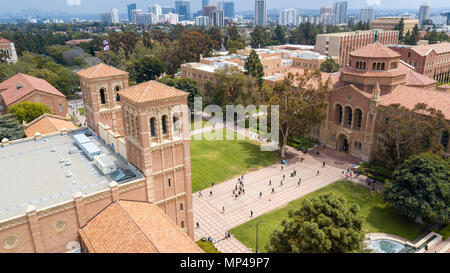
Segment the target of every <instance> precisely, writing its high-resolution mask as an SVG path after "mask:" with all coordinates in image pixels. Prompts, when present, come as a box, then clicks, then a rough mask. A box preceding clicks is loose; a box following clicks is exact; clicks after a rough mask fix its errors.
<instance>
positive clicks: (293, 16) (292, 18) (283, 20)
mask: <svg viewBox="0 0 450 273" xmlns="http://www.w3.org/2000/svg"><path fill="white" fill-rule="evenodd" d="M297 19H298V15H297V10H295V9H283V10H280V19H279V24H280V25H282V26H296V25H297Z"/></svg>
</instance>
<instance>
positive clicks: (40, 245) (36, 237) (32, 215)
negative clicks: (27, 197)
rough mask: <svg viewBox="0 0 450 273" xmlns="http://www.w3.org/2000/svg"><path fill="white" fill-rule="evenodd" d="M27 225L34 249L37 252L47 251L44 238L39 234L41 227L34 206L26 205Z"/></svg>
mask: <svg viewBox="0 0 450 273" xmlns="http://www.w3.org/2000/svg"><path fill="white" fill-rule="evenodd" d="M26 213H27V217H28V225H29V226H30V230H31V236H32V238H33V243H34V250H35V251H36V252H37V253H45V252H47V251H46V249H45V244H44V239H43V238H42V234H41V227H40V226H39V218H38V216H37V213H36V207H35V206H31V205H30V206H28V207H27V210H26Z"/></svg>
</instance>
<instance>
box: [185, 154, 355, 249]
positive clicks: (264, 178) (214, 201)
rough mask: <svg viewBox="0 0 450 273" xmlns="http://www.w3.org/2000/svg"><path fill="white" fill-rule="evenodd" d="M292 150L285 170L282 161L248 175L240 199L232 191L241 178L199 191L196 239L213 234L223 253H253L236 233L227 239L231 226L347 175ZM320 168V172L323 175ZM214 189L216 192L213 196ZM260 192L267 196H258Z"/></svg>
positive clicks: (196, 196) (340, 170)
mask: <svg viewBox="0 0 450 273" xmlns="http://www.w3.org/2000/svg"><path fill="white" fill-rule="evenodd" d="M288 151H289V152H290V153H292V154H295V156H294V157H293V158H292V159H290V160H288V164H286V165H284V170H283V171H281V164H274V165H271V166H268V167H265V168H262V169H260V170H257V171H254V172H251V173H249V174H245V175H244V180H243V181H244V185H245V194H243V195H241V197H238V198H237V199H236V200H235V198H234V197H233V196H232V191H233V189H234V188H235V186H236V184H237V182H238V181H237V179H238V177H236V178H233V179H230V180H228V181H225V182H223V183H220V184H218V185H214V186H213V187H210V188H208V189H204V190H202V191H201V192H202V195H203V197H200V196H199V193H198V192H197V193H194V194H193V208H194V225H195V223H197V222H198V223H199V228H195V240H196V241H197V240H199V239H201V238H202V237H208V236H210V237H211V238H213V242H214V245H215V246H216V247H217V249H218V250H219V251H221V252H224V253H246V252H252V251H251V250H250V249H248V248H247V247H246V246H245V245H243V244H242V243H241V242H239V241H238V240H237V239H235V238H234V237H233V236H232V237H231V238H228V239H223V238H224V237H225V233H226V232H228V231H229V230H230V229H232V228H234V227H236V226H239V225H241V224H243V223H245V222H247V221H249V220H251V219H252V218H251V217H250V211H253V213H254V214H253V218H254V217H257V216H259V215H262V214H264V213H267V212H269V211H271V210H274V209H277V208H280V207H282V206H284V205H286V204H287V203H289V202H291V201H293V200H296V199H298V198H300V197H302V196H304V195H306V194H309V193H311V192H314V191H316V190H318V189H320V188H322V187H325V186H327V185H329V184H331V183H333V182H335V181H337V180H339V179H342V178H343V176H342V170H343V168H340V167H335V166H328V165H327V166H326V167H325V168H322V161H318V160H317V159H315V158H314V157H312V156H311V155H309V154H308V155H303V153H298V152H296V151H295V150H294V149H288ZM300 157H304V158H305V160H304V162H303V163H300ZM340 163H341V165H342V166H343V167H344V166H345V167H344V169H346V168H348V167H349V166H351V164H350V163H349V162H347V163H345V162H340ZM294 169H295V170H296V171H297V175H296V176H295V177H292V178H291V177H290V174H291V172H292V171H293V170H294ZM317 170H319V172H320V174H319V175H317ZM283 174H284V175H285V176H286V178H285V181H284V183H283V186H280V181H281V180H282V177H283ZM299 178H301V179H302V182H301V184H300V186H298V185H297V182H298V179H299ZM269 180H272V186H269V185H268V183H269ZM272 188H275V194H271V191H272ZM210 191H212V192H213V196H211V197H210V196H209V192H210ZM260 192H262V194H263V195H262V197H261V198H258V196H259V193H260ZM223 207H225V213H222V208H223ZM260 228H264V226H263V225H262V226H260ZM261 247H263V246H261Z"/></svg>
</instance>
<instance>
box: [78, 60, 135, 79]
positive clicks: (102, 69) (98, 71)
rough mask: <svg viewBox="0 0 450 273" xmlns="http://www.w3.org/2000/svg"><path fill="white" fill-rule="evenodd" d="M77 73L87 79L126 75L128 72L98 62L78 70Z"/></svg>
mask: <svg viewBox="0 0 450 273" xmlns="http://www.w3.org/2000/svg"><path fill="white" fill-rule="evenodd" d="M78 75H80V76H81V77H83V78H87V79H96V78H106V77H113V76H121V75H128V72H126V71H122V70H120V69H117V68H115V67H113V66H109V65H106V64H104V63H100V64H98V65H94V66H91V67H89V68H86V69H83V70H80V71H78Z"/></svg>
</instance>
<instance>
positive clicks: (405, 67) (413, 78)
mask: <svg viewBox="0 0 450 273" xmlns="http://www.w3.org/2000/svg"><path fill="white" fill-rule="evenodd" d="M398 68H399V70H402V71H406V85H411V86H429V85H433V84H436V81H435V80H433V79H431V78H429V77H427V76H425V75H422V74H420V73H417V72H416V71H414V67H413V66H410V65H409V64H407V63H405V62H403V61H400V63H399V66H398Z"/></svg>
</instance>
